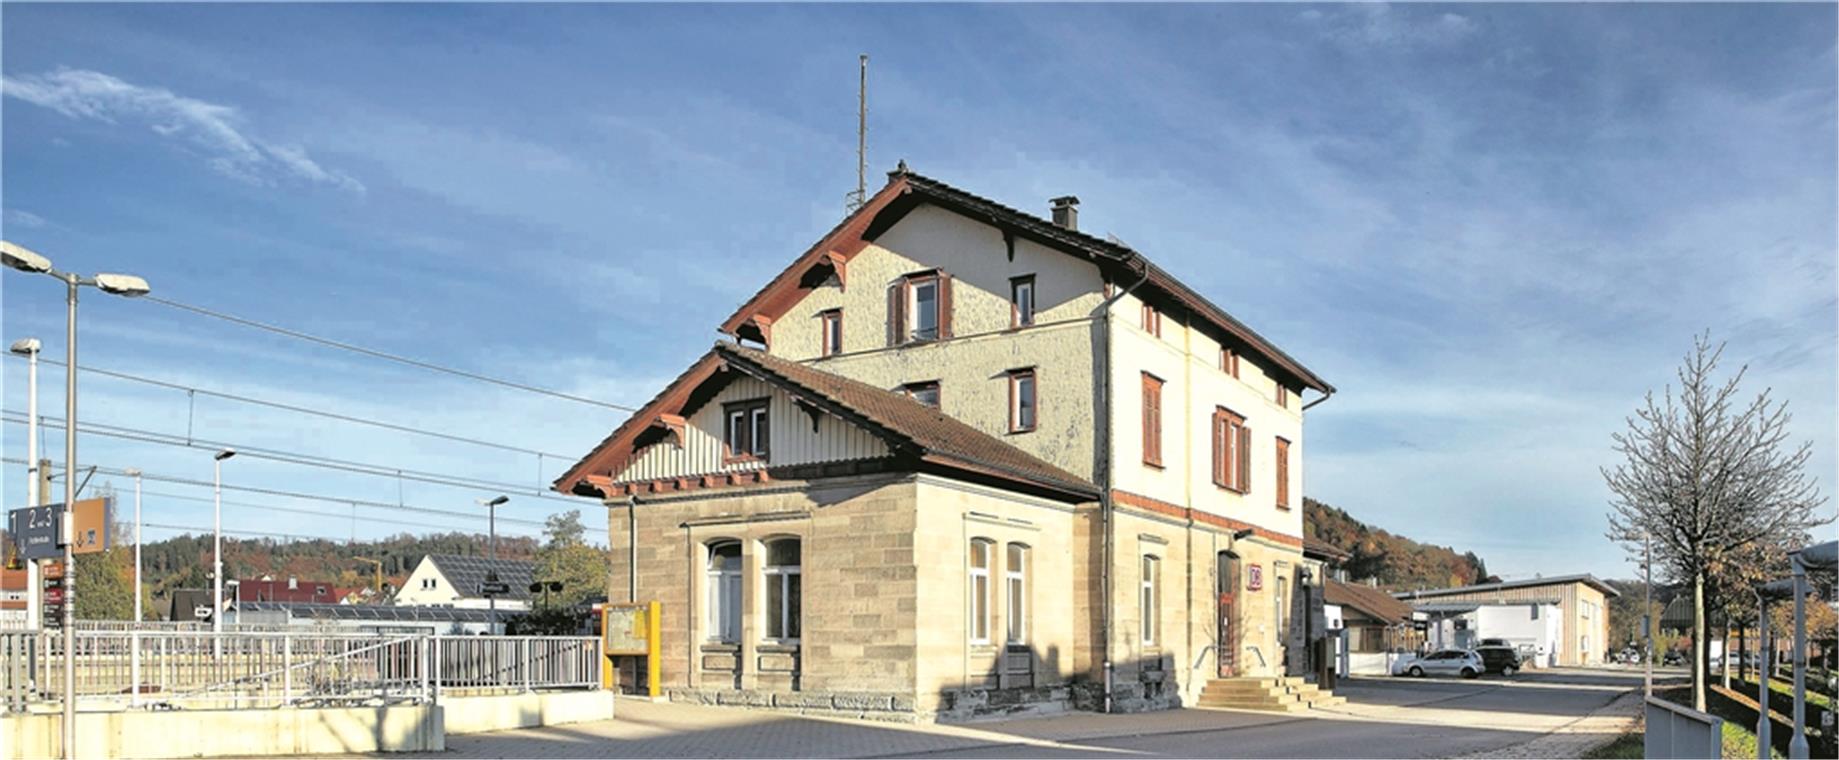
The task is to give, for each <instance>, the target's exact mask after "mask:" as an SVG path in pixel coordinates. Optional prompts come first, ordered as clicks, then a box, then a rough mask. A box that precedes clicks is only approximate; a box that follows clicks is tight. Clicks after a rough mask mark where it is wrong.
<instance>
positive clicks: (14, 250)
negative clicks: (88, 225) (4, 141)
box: [0, 240, 151, 758]
mask: <svg viewBox="0 0 1839 760" xmlns="http://www.w3.org/2000/svg"><path fill="white" fill-rule="evenodd" d="M0 264H5V265H6V266H7V267H9V268H11V269H14V270H17V271H20V272H25V273H27V274H46V275H51V276H52V277H56V278H57V279H59V280H62V281H63V282H64V287H65V288H66V291H65V296H64V303H65V316H64V525H63V528H64V530H63V534H64V539H65V540H64V614H63V621H62V622H63V624H64V725H63V729H64V732H63V733H64V743H63V755H64V757H65V758H72V757H76V756H77V755H76V746H77V699H76V697H77V694H76V681H77V661H76V648H77V646H76V645H77V641H76V639H77V637H76V627H77V625H76V622H77V602H76V590H77V588H76V586H77V584H76V580H77V558H76V554H75V551H74V549H75V547H74V546H73V545H72V544H71V542H70V540H69V539H70V538H71V535H70V533H71V532H70V526H71V521H72V517H73V514H72V512H73V510H74V509H75V505H76V498H77V494H76V489H77V483H76V481H77V479H76V471H77V289H78V288H81V287H83V286H86V285H87V286H89V287H93V288H97V289H99V290H101V291H102V292H104V293H108V294H110V295H117V296H127V297H130V298H132V297H135V296H144V295H146V294H147V293H148V292H149V291H150V290H151V288H149V287H148V286H147V281H146V280H143V279H141V278H139V277H136V276H134V275H131V274H98V275H96V276H94V277H84V276H82V275H78V274H73V273H70V272H60V271H58V270H56V269H53V268H52V267H51V260H50V259H48V258H45V257H44V256H43V255H41V254H39V253H38V252H37V251H34V250H32V249H30V248H27V247H25V246H22V245H19V244H17V243H14V242H12V241H10V240H0Z"/></svg>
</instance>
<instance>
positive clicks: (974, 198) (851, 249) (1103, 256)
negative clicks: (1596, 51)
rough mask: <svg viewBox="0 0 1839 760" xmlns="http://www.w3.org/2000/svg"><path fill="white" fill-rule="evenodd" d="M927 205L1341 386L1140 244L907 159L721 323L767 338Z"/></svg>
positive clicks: (1281, 370) (1290, 369) (1314, 384)
mask: <svg viewBox="0 0 1839 760" xmlns="http://www.w3.org/2000/svg"><path fill="white" fill-rule="evenodd" d="M927 204H929V205H934V206H938V207H940V208H944V209H947V210H949V211H952V212H954V213H957V214H960V215H962V216H964V217H966V218H969V219H971V220H974V221H977V222H980V223H983V224H988V225H990V226H993V227H996V228H998V229H1000V230H1002V232H1003V234H1004V235H1016V236H1020V237H1024V238H1027V239H1029V240H1032V241H1034V242H1037V243H1040V244H1042V245H1044V246H1047V247H1049V248H1052V249H1054V250H1057V251H1060V252H1062V253H1066V254H1068V255H1072V256H1077V257H1080V258H1083V259H1086V260H1089V261H1092V262H1094V263H1096V264H1098V265H1099V266H1100V267H1101V269H1104V270H1107V272H1108V276H1110V277H1112V278H1113V279H1114V280H1117V281H1120V282H1128V283H1137V282H1139V281H1140V282H1141V283H1142V284H1141V286H1140V287H1141V288H1145V289H1147V291H1148V292H1149V293H1154V294H1156V295H1157V296H1158V298H1159V300H1162V301H1163V302H1164V303H1165V305H1172V306H1177V307H1179V308H1181V309H1183V310H1186V311H1188V312H1191V313H1192V314H1194V315H1195V316H1196V317H1197V318H1198V319H1199V321H1200V322H1201V323H1202V324H1204V325H1205V326H1206V327H1207V328H1208V329H1210V330H1211V331H1212V332H1215V333H1218V334H1219V336H1220V337H1224V338H1225V341H1223V342H1228V343H1230V344H1236V347H1237V348H1240V349H1242V350H1248V351H1251V352H1253V353H1255V354H1258V355H1262V356H1264V357H1266V358H1268V359H1269V360H1270V361H1271V363H1272V364H1273V367H1274V369H1275V370H1276V372H1275V374H1276V375H1278V376H1279V377H1282V378H1287V379H1288V382H1290V383H1294V384H1298V385H1301V386H1304V387H1308V388H1314V389H1316V390H1317V391H1320V392H1322V393H1333V392H1334V386H1332V385H1329V384H1328V383H1327V382H1326V381H1324V380H1323V379H1321V378H1320V377H1319V376H1317V375H1316V374H1315V373H1314V372H1312V371H1310V370H1309V369H1308V368H1307V367H1304V366H1303V365H1302V364H1301V363H1300V362H1298V361H1296V360H1295V359H1294V358H1292V357H1291V356H1290V355H1289V354H1286V353H1284V352H1283V350H1281V349H1279V348H1277V346H1276V344H1274V343H1272V342H1271V341H1269V340H1267V339H1265V338H1264V336H1262V335H1259V334H1258V333H1257V332H1256V331H1253V330H1252V329H1251V328H1250V327H1248V326H1246V325H1245V323H1243V322H1240V321H1239V320H1238V319H1237V318H1235V317H1233V316H1232V315H1231V314H1228V313H1227V312H1226V310H1225V309H1222V308H1220V307H1219V306H1218V305H1215V304H1214V303H1213V302H1212V301H1210V300H1208V299H1207V298H1206V297H1205V296H1202V295H1201V294H1200V293H1198V292H1196V291H1194V290H1193V289H1192V288H1189V287H1188V286H1187V285H1186V284H1184V283H1182V282H1181V281H1180V280H1177V279H1175V277H1174V276H1173V275H1170V274H1169V273H1168V272H1166V271H1164V270H1163V269H1162V268H1161V267H1158V266H1156V264H1155V263H1154V262H1151V261H1150V260H1149V259H1148V258H1147V257H1145V256H1143V255H1142V254H1141V253H1139V252H1137V251H1136V250H1135V249H1133V248H1131V247H1129V246H1127V245H1123V244H1121V243H1118V242H1115V241H1112V240H1106V239H1102V238H1098V237H1094V236H1092V235H1088V234H1086V233H1083V232H1079V231H1077V230H1071V229H1067V228H1065V227H1062V226H1060V225H1057V224H1055V223H1053V222H1052V221H1049V220H1047V219H1042V218H1041V217H1038V216H1035V215H1033V214H1029V213H1027V212H1024V211H1021V210H1019V209H1016V208H1013V207H1010V206H1005V205H1003V204H1001V203H998V202H996V201H994V200H991V199H989V198H984V197H982V196H978V195H975V194H972V193H969V192H966V191H964V190H960V189H958V188H956V187H952V186H951V185H948V184H946V183H944V182H940V181H938V180H935V179H932V178H929V177H925V176H922V175H919V174H915V173H913V172H911V171H909V170H908V169H907V168H906V164H905V162H902V164H901V166H900V168H899V169H897V170H895V171H892V172H889V173H888V183H887V184H886V185H885V186H883V187H882V188H881V190H880V191H879V192H877V193H876V194H875V196H874V197H873V198H871V199H869V201H868V203H866V204H864V205H863V206H862V207H861V208H859V209H857V210H856V211H855V212H853V213H851V214H850V215H849V216H847V217H845V218H844V219H843V221H842V222H841V223H839V224H838V225H837V226H836V227H834V228H832V229H831V231H830V232H829V233H828V234H826V235H825V236H824V238H823V239H821V240H819V241H818V242H817V244H816V245H813V246H812V247H811V248H810V249H809V250H807V251H806V252H805V253H804V254H803V255H801V256H800V257H799V258H798V259H797V260H795V261H793V262H792V264H791V265H790V266H788V267H786V269H785V270H784V271H782V272H780V273H779V275H778V276H777V277H774V278H773V280H772V281H771V282H769V283H767V285H766V286H765V287H763V288H761V289H760V291H759V292H757V293H755V294H754V296H753V297H752V298H750V299H748V300H747V302H746V303H744V304H742V305H741V307H740V308H739V309H737V310H735V312H734V314H732V315H730V316H729V317H728V319H726V320H724V321H723V322H722V324H721V326H720V327H719V328H718V329H719V330H720V331H721V332H722V333H724V334H727V335H733V336H735V337H737V338H751V339H755V340H759V341H762V342H765V341H766V339H767V336H768V333H769V331H770V329H771V324H772V321H773V320H775V319H778V318H779V317H780V316H782V315H783V314H784V313H785V312H786V310H787V309H789V308H791V307H792V305H793V304H795V303H797V301H798V299H799V297H801V296H802V295H803V294H804V293H806V292H809V291H810V290H811V289H812V287H814V286H815V284H816V283H818V282H821V278H816V277H813V276H812V275H813V273H814V272H817V271H819V270H822V269H824V268H826V267H828V268H830V269H831V270H832V271H836V272H838V273H839V277H840V278H841V276H842V274H841V273H842V272H844V271H845V270H846V268H847V264H848V260H849V259H850V258H853V257H854V256H855V255H856V254H858V253H860V252H861V251H862V249H863V248H865V247H867V246H868V244H869V243H870V242H872V241H874V240H875V239H876V238H878V237H879V236H880V235H881V234H882V233H884V232H886V231H887V230H888V229H890V228H892V227H893V226H894V225H895V224H896V223H898V222H899V221H900V220H901V219H902V218H904V217H905V216H906V215H907V214H908V213H910V212H911V211H912V210H913V209H915V208H918V207H919V206H921V205H927ZM1139 292H1140V293H1141V292H1144V291H1141V290H1140V291H1139Z"/></svg>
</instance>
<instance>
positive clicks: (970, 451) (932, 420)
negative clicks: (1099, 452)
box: [715, 343, 1098, 498]
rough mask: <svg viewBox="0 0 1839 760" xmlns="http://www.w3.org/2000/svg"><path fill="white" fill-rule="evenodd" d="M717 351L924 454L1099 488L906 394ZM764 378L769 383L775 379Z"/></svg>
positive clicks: (757, 355)
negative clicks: (824, 400) (851, 414)
mask: <svg viewBox="0 0 1839 760" xmlns="http://www.w3.org/2000/svg"><path fill="white" fill-rule="evenodd" d="M715 351H716V352H717V353H719V354H722V355H724V356H727V357H729V358H730V359H733V360H739V361H740V362H742V363H744V364H752V365H753V366H755V367H757V368H759V369H760V370H762V371H764V372H766V373H769V374H771V375H773V376H775V377H777V378H779V379H780V380H783V381H785V382H789V383H791V384H793V385H795V386H797V387H799V388H802V389H804V390H807V391H811V392H814V393H817V394H820V395H822V396H824V397H825V398H827V399H829V400H831V401H832V402H834V403H836V404H837V405H839V406H841V407H843V408H845V409H848V410H851V411H853V412H855V413H857V414H859V415H861V416H862V417H863V418H864V419H866V420H867V421H868V422H870V423H873V424H874V425H876V426H879V427H881V428H883V429H884V430H886V431H888V432H891V433H893V434H895V435H896V436H898V437H900V438H904V439H905V440H906V441H907V442H909V443H910V444H911V445H912V446H914V447H916V448H917V449H919V451H918V453H919V454H921V456H922V457H923V458H929V459H932V460H934V461H938V462H940V463H942V464H947V465H950V466H953V467H959V468H963V469H968V470H975V471H985V470H994V471H996V473H997V474H1001V475H1006V476H1009V477H1019V478H1023V479H1026V480H1030V481H1033V482H1035V483H1039V484H1041V485H1047V486H1052V487H1055V488H1060V489H1068V490H1072V491H1074V492H1076V493H1085V494H1089V495H1091V496H1092V497H1093V498H1096V497H1097V495H1098V487H1097V486H1094V485H1092V483H1091V482H1090V481H1088V480H1086V479H1084V478H1081V477H1079V476H1077V475H1074V474H1072V473H1070V472H1067V471H1065V470H1062V469H1060V468H1058V467H1055V466H1053V465H1051V464H1048V463H1047V462H1044V461H1042V460H1041V459H1040V458H1039V457H1036V456H1034V455H1033V454H1029V453H1028V452H1025V451H1022V450H1021V449H1018V448H1016V447H1014V446H1011V445H1009V444H1008V443H1005V442H1003V441H1001V440H998V439H997V438H996V437H994V436H992V435H990V434H989V433H985V432H983V431H981V430H978V429H977V428H974V427H971V426H970V425H967V424H965V423H964V422H961V421H959V420H958V419H957V418H955V417H952V416H950V415H948V414H945V413H944V412H941V411H939V410H937V409H934V408H932V407H930V406H927V405H925V404H922V403H919V402H918V401H915V400H913V399H911V398H908V397H907V396H906V395H904V394H901V393H896V392H894V391H890V390H887V389H885V388H877V387H875V386H873V385H869V384H868V383H864V382H861V381H859V380H852V379H850V378H847V377H843V376H842V375H835V374H831V373H829V372H825V371H823V370H819V369H815V368H813V367H810V366H808V365H804V364H799V363H797V362H792V361H787V360H785V359H781V358H778V357H776V356H772V355H770V354H767V353H766V352H763V351H758V350H755V349H751V348H746V347H742V346H737V345H734V344H732V343H718V344H716V346H715ZM762 379H764V380H768V381H769V382H771V378H762Z"/></svg>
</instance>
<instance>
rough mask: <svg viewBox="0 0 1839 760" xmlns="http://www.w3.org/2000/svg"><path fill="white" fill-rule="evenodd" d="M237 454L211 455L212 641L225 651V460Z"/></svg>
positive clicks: (214, 647) (226, 452)
mask: <svg viewBox="0 0 1839 760" xmlns="http://www.w3.org/2000/svg"><path fill="white" fill-rule="evenodd" d="M233 456H236V449H224V450H223V451H219V452H217V453H216V454H215V455H213V456H212V457H211V460H212V461H211V642H212V644H213V647H212V649H214V650H216V651H218V652H220V653H221V652H222V651H223V460H225V459H229V458H230V457H233Z"/></svg>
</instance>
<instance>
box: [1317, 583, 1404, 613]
mask: <svg viewBox="0 0 1839 760" xmlns="http://www.w3.org/2000/svg"><path fill="white" fill-rule="evenodd" d="M1322 600H1323V601H1324V602H1327V603H1328V604H1338V605H1341V606H1343V607H1352V608H1354V609H1356V610H1359V611H1361V612H1363V613H1365V614H1366V615H1367V616H1368V617H1372V618H1375V619H1377V620H1381V621H1384V622H1385V623H1387V624H1397V623H1403V622H1405V621H1407V620H1410V619H1411V605H1409V604H1406V603H1404V602H1401V601H1399V600H1397V599H1393V598H1392V595H1391V594H1388V593H1386V592H1385V591H1382V590H1380V589H1377V588H1373V587H1372V586H1364V585H1361V584H1358V583H1342V582H1341V581H1337V580H1330V581H1328V582H1327V583H1326V584H1324V585H1323V588H1322Z"/></svg>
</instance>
